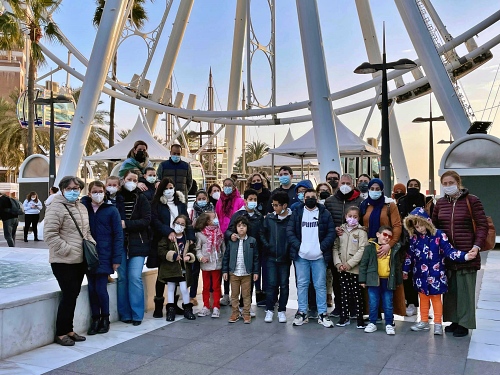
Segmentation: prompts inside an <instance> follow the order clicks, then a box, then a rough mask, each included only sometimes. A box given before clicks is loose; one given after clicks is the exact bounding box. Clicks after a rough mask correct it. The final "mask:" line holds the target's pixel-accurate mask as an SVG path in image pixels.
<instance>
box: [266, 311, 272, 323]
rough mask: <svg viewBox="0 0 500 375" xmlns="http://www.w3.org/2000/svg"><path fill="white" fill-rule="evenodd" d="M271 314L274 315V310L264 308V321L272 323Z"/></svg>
mask: <svg viewBox="0 0 500 375" xmlns="http://www.w3.org/2000/svg"><path fill="white" fill-rule="evenodd" d="M273 315H274V312H272V311H271V310H266V317H265V318H264V322H266V323H272V322H273Z"/></svg>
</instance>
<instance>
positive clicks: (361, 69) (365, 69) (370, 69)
mask: <svg viewBox="0 0 500 375" xmlns="http://www.w3.org/2000/svg"><path fill="white" fill-rule="evenodd" d="M376 71H378V69H376V68H375V67H374V66H373V65H372V64H370V63H369V62H364V63H363V64H361V65H360V66H358V67H357V68H356V69H354V73H356V74H369V73H375V72H376Z"/></svg>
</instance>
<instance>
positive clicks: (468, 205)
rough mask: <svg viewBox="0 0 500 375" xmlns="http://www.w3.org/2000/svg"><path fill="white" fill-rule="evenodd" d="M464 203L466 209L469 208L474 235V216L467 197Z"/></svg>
mask: <svg viewBox="0 0 500 375" xmlns="http://www.w3.org/2000/svg"><path fill="white" fill-rule="evenodd" d="M465 201H466V202H467V207H468V208H469V213H470V218H471V220H472V229H474V233H476V221H475V220H474V216H473V215H472V208H471V207H470V202H469V196H466V197H465Z"/></svg>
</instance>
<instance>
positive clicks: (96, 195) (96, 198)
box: [91, 193, 104, 203]
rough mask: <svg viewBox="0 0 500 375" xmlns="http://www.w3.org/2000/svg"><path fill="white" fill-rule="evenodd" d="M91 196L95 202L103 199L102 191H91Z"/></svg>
mask: <svg viewBox="0 0 500 375" xmlns="http://www.w3.org/2000/svg"><path fill="white" fill-rule="evenodd" d="M91 196H92V200H93V201H94V202H96V203H101V202H102V201H103V200H104V193H93V194H91Z"/></svg>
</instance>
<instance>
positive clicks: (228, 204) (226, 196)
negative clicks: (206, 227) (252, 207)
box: [215, 178, 245, 233]
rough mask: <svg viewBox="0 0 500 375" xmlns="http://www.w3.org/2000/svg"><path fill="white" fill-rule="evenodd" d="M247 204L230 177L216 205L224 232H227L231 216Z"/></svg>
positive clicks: (216, 211)
mask: <svg viewBox="0 0 500 375" xmlns="http://www.w3.org/2000/svg"><path fill="white" fill-rule="evenodd" d="M244 205H245V201H244V200H243V198H241V195H240V192H239V191H238V189H237V188H236V186H235V185H234V182H233V180H232V179H230V178H226V179H225V180H224V183H223V186H222V193H221V195H220V199H219V200H218V201H217V204H216V205H215V213H216V214H217V217H218V218H219V226H220V230H221V231H222V233H225V232H226V230H227V227H228V226H229V222H230V221H231V216H233V214H234V213H235V212H236V211H238V210H239V209H240V208H241V207H243V206H244Z"/></svg>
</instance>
